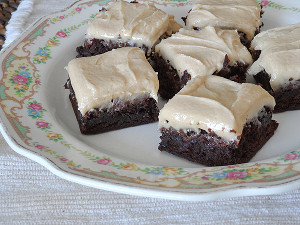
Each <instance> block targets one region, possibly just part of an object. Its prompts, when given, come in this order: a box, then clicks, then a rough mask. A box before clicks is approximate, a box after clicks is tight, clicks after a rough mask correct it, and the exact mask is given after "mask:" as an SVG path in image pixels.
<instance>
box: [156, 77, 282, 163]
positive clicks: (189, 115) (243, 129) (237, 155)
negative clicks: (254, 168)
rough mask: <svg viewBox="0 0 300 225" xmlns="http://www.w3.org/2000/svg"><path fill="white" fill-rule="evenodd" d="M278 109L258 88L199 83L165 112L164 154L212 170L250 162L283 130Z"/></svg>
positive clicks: (221, 82) (214, 81)
mask: <svg viewBox="0 0 300 225" xmlns="http://www.w3.org/2000/svg"><path fill="white" fill-rule="evenodd" d="M274 105H275V101H274V98H273V97H272V96H271V95H269V94H268V93H267V92H266V91H265V90H264V89H262V88H261V87H260V86H258V85H254V84H246V83H244V84H239V83H236V82H233V81H230V80H227V79H224V78H221V77H218V76H214V75H212V76H207V77H199V78H195V79H193V80H192V81H190V82H189V83H188V84H187V85H186V86H185V87H184V88H183V89H182V90H181V91H180V92H179V93H178V94H177V95H175V97H174V98H172V99H171V100H169V102H168V103H167V104H166V105H165V106H164V108H163V109H162V110H161V112H160V115H159V129H160V131H161V137H160V139H161V142H160V144H159V147H158V149H159V150H160V151H166V152H169V153H171V154H173V155H176V156H179V157H182V158H184V159H187V160H189V161H192V162H195V163H199V164H203V165H206V166H223V165H230V164H238V163H246V162H248V161H249V160H250V159H251V158H252V157H253V156H254V155H255V154H256V153H257V152H258V151H259V150H260V149H261V147H262V146H263V145H264V144H265V143H266V142H267V141H268V140H269V139H270V138H271V137H272V136H273V134H274V132H275V130H276V129H277V127H278V123H277V122H276V121H274V120H272V110H273V108H274Z"/></svg>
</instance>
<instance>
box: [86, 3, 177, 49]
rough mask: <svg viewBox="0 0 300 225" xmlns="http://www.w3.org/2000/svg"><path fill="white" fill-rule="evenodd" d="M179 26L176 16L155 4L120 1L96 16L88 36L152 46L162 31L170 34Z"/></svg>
mask: <svg viewBox="0 0 300 225" xmlns="http://www.w3.org/2000/svg"><path fill="white" fill-rule="evenodd" d="M180 27H181V26H180V25H179V24H178V23H177V22H176V21H175V20H174V16H169V15H168V14H166V13H165V12H163V11H162V10H160V9H158V8H156V7H155V6H154V5H153V4H149V3H145V4H140V3H129V2H126V1H117V2H114V3H112V4H110V5H109V6H108V7H107V9H106V10H105V9H103V10H101V11H100V12H99V13H98V14H97V15H96V16H95V18H94V19H93V20H92V21H91V22H90V24H89V25H88V28H87V32H86V38H87V39H92V38H96V39H104V40H107V39H108V40H118V39H122V41H128V42H132V43H136V44H138V45H140V46H142V45H145V46H147V47H148V48H149V49H151V48H152V46H153V45H154V44H155V43H156V42H158V41H159V38H160V37H161V36H162V35H163V34H165V33H167V34H168V35H171V34H172V33H173V32H177V31H178V30H179V28H180ZM140 46H139V47H140Z"/></svg>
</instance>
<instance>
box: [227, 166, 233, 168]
mask: <svg viewBox="0 0 300 225" xmlns="http://www.w3.org/2000/svg"><path fill="white" fill-rule="evenodd" d="M227 167H228V168H235V166H227Z"/></svg>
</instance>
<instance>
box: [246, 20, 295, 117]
mask: <svg viewBox="0 0 300 225" xmlns="http://www.w3.org/2000/svg"><path fill="white" fill-rule="evenodd" d="M251 50H252V51H253V54H254V55H255V58H258V59H257V61H256V62H255V63H254V64H253V65H252V66H251V67H250V68H249V71H248V74H249V75H253V76H254V78H255V80H256V81H257V83H258V84H260V85H261V86H262V87H263V88H264V89H266V90H267V91H268V92H269V93H270V94H271V95H273V96H274V98H275V101H276V106H275V109H274V112H284V111H287V110H296V109H300V67H299V62H300V23H298V24H294V25H289V26H286V27H280V28H275V29H270V30H268V31H264V32H261V33H260V34H258V35H257V36H256V37H255V38H254V39H253V41H252V43H251Z"/></svg>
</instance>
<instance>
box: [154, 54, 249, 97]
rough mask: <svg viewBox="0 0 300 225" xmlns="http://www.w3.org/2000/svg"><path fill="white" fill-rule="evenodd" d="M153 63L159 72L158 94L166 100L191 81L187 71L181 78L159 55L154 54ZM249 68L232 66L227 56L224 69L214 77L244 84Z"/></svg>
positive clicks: (238, 65) (240, 65)
mask: <svg viewBox="0 0 300 225" xmlns="http://www.w3.org/2000/svg"><path fill="white" fill-rule="evenodd" d="M152 61H153V68H154V70H155V71H156V72H158V80H159V90H158V92H159V94H160V96H161V97H162V98H164V99H170V98H172V97H173V96H174V95H175V94H177V93H178V92H179V91H180V90H181V89H182V88H183V86H184V85H186V83H187V82H188V81H189V80H190V79H191V75H190V74H189V73H188V72H187V71H184V73H183V76H182V77H181V78H180V77H179V75H178V73H177V70H176V69H174V68H173V67H172V66H171V65H170V63H169V62H168V61H166V60H164V59H163V58H162V57H161V56H160V55H159V54H157V53H155V54H153V56H152ZM247 68H248V65H247V64H243V63H240V62H237V63H236V64H235V65H234V66H230V65H229V59H228V57H227V56H226V57H225V59H224V63H223V69H222V70H220V71H219V72H215V73H214V75H217V76H221V77H224V78H227V79H230V80H233V81H236V82H239V83H243V82H245V81H246V70H247Z"/></svg>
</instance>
